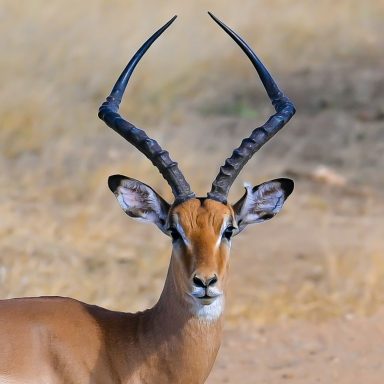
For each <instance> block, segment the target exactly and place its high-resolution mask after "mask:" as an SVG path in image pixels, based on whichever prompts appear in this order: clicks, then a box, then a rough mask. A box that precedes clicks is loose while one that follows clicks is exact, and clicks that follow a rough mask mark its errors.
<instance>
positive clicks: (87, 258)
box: [0, 0, 384, 384]
mask: <svg viewBox="0 0 384 384" xmlns="http://www.w3.org/2000/svg"><path fill="white" fill-rule="evenodd" d="M206 10H211V11H213V12H214V13H216V14H217V16H219V17H221V18H222V19H223V20H224V21H225V22H226V23H228V24H229V25H230V26H232V27H233V28H234V29H235V30H237V31H238V32H239V33H240V34H242V35H243V36H244V37H245V38H246V40H247V41H248V42H249V43H250V44H251V46H253V47H254V48H255V50H256V52H257V53H259V55H260V56H261V57H262V59H263V60H264V62H265V63H266V64H267V66H268V67H269V68H270V69H271V71H272V72H273V73H274V74H275V76H276V78H277V79H278V81H279V83H280V85H281V86H282V87H283V89H284V90H285V91H286V93H287V94H288V95H289V96H291V97H292V99H293V100H294V101H295V102H296V105H297V109H298V113H297V115H296V116H295V118H294V120H292V121H291V122H290V123H289V125H288V126H287V127H286V128H285V129H284V130H283V131H282V132H281V133H279V134H278V135H277V136H276V137H275V138H274V140H272V141H271V142H270V143H268V144H267V145H266V146H265V147H264V148H263V149H262V150H261V151H260V153H258V154H257V155H256V156H255V157H254V158H253V159H252V160H251V161H250V162H249V164H248V165H247V167H246V169H245V170H244V171H243V173H242V174H241V175H240V177H239V178H238V180H237V182H236V183H235V185H234V187H233V188H232V192H231V196H232V200H233V201H234V200H236V199H237V198H238V197H239V196H240V195H241V194H242V182H244V181H250V182H252V183H255V184H256V183H258V182H260V181H264V180H266V179H268V178H275V177H280V176H290V177H292V178H294V179H295V182H296V189H295V192H294V195H293V196H292V197H291V198H290V199H289V200H288V202H287V204H286V207H285V209H284V211H283V213H282V214H280V215H279V216H278V217H276V218H275V219H274V220H272V221H270V222H268V223H266V224H264V225H260V226H254V227H252V228H248V230H247V231H245V232H244V234H243V235H242V236H239V237H238V238H236V239H235V240H234V245H233V250H232V255H233V256H232V265H231V279H230V284H229V298H228V305H227V322H226V331H225V337H224V342H223V347H222V349H221V351H220V355H219V358H218V361H217V363H216V365H215V368H214V371H213V372H212V375H211V377H210V379H209V380H208V382H209V383H227V382H228V383H232V382H236V380H237V381H239V382H240V380H241V382H242V383H244V384H245V383H266V384H275V383H284V382H287V383H306V384H312V383H327V384H328V383H340V384H343V383H345V384H357V383H359V384H360V383H363V382H364V383H369V384H375V383H382V382H383V380H384V368H383V361H382V360H383V357H384V237H383V235H384V223H383V213H384V202H383V195H384V193H383V188H384V178H383V168H384V107H383V105H384V72H383V65H384V53H383V52H384V43H383V39H382V32H383V19H384V2H383V1H382V0H379V1H366V2H362V1H357V0H351V1H346V0H345V1H339V2H335V1H328V0H325V1H322V2H312V1H296V2H288V1H283V0H279V1H277V0H274V1H250V0H248V1H246V0H244V1H240V2H237V3H235V2H229V1H225V2H219V1H204V2H203V1H195V2H190V3H188V4H187V3H186V2H185V3H184V4H180V2H176V1H171V0H170V1H165V2H162V4H161V5H159V2H155V1H148V2H139V1H128V0H127V1H118V0H115V1H105V0H104V1H103V0H98V1H92V2H91V1H83V2H78V1H76V2H75V1H65V2H64V1H50V2H46V1H38V0H34V1H31V2H19V1H14V0H12V1H11V0H3V1H2V2H1V3H0V32H1V33H0V48H1V52H2V55H1V59H0V78H1V88H0V111H1V113H0V121H1V129H0V246H1V256H0V296H1V297H2V298H7V297H16V296H35V295H62V296H73V297H76V298H78V299H80V300H83V301H86V302H91V303H96V304H98V305H101V306H106V307H109V308H112V309H119V310H127V311H136V310H139V309H142V308H144V307H147V306H150V305H152V304H153V303H155V301H156V299H157V297H158V296H159V294H160V291H161V288H162V284H163V281H164V277H165V272H166V268H167V264H168V259H169V254H170V244H169V241H168V239H166V238H165V237H164V236H163V235H162V234H160V233H159V231H157V229H156V228H155V227H150V226H145V225H143V224H141V223H137V222H134V221H132V220H130V219H128V218H127V217H125V216H124V215H123V214H122V212H121V211H120V208H119V207H118V205H117V203H116V202H115V201H114V200H115V199H114V198H113V196H112V195H111V193H110V192H109V191H108V189H107V186H106V179H107V177H108V176H109V175H111V174H114V173H123V174H126V175H129V176H131V177H134V178H137V179H140V180H142V181H144V182H147V183H149V184H150V185H152V186H153V187H154V188H156V189H157V190H158V191H159V192H160V193H161V194H162V195H163V196H165V197H167V198H168V199H170V198H171V194H170V191H169V190H168V186H167V185H166V183H165V182H164V181H163V180H162V179H161V177H160V175H159V174H158V172H157V171H156V170H155V169H154V168H153V167H152V166H151V165H150V164H149V162H148V161H147V160H146V159H144V158H143V156H142V155H140V154H139V153H138V151H136V150H134V149H133V148H132V147H130V146H129V144H127V143H125V142H124V141H123V140H122V139H121V138H120V137H118V136H117V135H116V134H115V133H113V132H112V131H111V130H109V129H108V128H107V127H106V126H104V125H103V124H102V122H100V121H99V120H98V119H97V109H98V106H99V105H100V103H101V102H102V101H103V98H104V97H105V96H106V95H107V93H108V92H109V90H110V88H111V85H112V84H113V82H114V81H115V78H116V76H117V74H118V73H119V72H120V71H121V69H122V67H123V66H124V65H125V64H126V61H127V59H128V58H129V57H130V55H132V54H133V53H134V51H135V49H136V48H137V47H138V46H139V45H140V44H141V43H142V42H143V40H144V39H145V38H146V37H147V36H148V35H149V34H150V33H152V31H153V30H154V29H155V28H156V27H158V26H160V25H162V24H163V23H164V22H165V21H166V20H167V19H169V18H170V17H171V16H172V15H173V14H175V13H177V14H179V16H180V18H179V19H178V20H177V21H176V23H175V24H174V25H173V26H172V28H171V29H170V30H169V31H167V32H166V34H165V36H164V37H163V38H162V39H161V40H160V41H159V42H158V43H156V46H154V47H153V48H151V50H150V52H149V53H148V54H147V56H146V57H145V58H144V59H143V61H142V64H141V65H140V66H139V68H138V69H137V70H136V72H135V75H134V77H133V79H132V82H131V86H130V88H129V90H128V91H127V93H126V97H125V100H124V103H123V104H124V105H123V108H122V110H123V112H124V114H125V115H126V116H129V119H130V120H131V121H133V122H135V123H136V124H137V125H138V126H141V127H145V129H146V130H147V132H148V133H149V135H151V136H153V137H155V138H156V139H157V140H158V141H159V142H160V143H161V144H163V146H165V147H166V148H167V149H168V150H169V151H170V153H171V154H172V156H173V157H174V158H175V159H177V160H178V161H179V164H180V167H181V169H182V170H183V171H184V173H185V175H186V176H187V178H188V180H189V181H190V182H191V184H192V186H193V188H194V190H195V191H196V192H197V193H198V194H201V195H204V194H205V193H206V191H207V190H208V189H209V188H210V183H211V182H212V180H213V178H214V177H215V175H216V173H217V171H218V168H219V166H220V165H221V164H222V163H223V161H224V159H225V157H226V156H228V155H229V154H230V153H231V151H232V149H233V148H234V147H235V146H237V145H238V143H239V142H240V140H241V139H242V138H243V137H245V136H247V135H249V132H250V131H251V129H253V128H255V127H256V126H257V125H259V124H261V123H263V122H264V121H265V120H266V118H267V117H268V116H269V114H271V112H272V110H271V107H270V105H269V102H268V100H267V98H266V95H265V93H264V91H263V89H262V87H261V84H260V82H259V81H258V78H257V77H256V75H255V73H254V71H253V70H252V67H251V66H250V64H249V63H248V61H247V59H246V58H245V57H244V56H243V55H242V53H241V52H240V51H239V49H238V48H237V47H236V46H235V45H234V43H233V42H232V41H231V40H230V39H229V38H228V37H227V36H226V35H225V34H224V33H223V32H222V31H221V30H220V29H218V27H217V26H216V25H214V23H213V22H212V21H211V20H210V19H209V18H208V16H207V15H206V14H205V11H206Z"/></svg>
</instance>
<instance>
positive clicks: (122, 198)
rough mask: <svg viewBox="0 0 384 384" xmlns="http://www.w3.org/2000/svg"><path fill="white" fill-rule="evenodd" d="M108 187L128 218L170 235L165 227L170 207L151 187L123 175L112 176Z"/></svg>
mask: <svg viewBox="0 0 384 384" xmlns="http://www.w3.org/2000/svg"><path fill="white" fill-rule="evenodd" d="M108 186H109V188H110V190H111V191H112V192H113V193H114V194H115V196H116V198H117V201H118V202H119V204H120V206H121V208H123V211H124V212H125V213H126V214H127V215H128V216H131V217H133V218H134V219H139V220H140V219H141V220H144V221H147V222H151V223H154V224H156V225H157V226H158V227H159V228H160V229H161V230H162V231H163V232H164V233H165V234H168V233H167V231H166V228H165V227H166V221H167V216H168V212H169V207H170V205H169V204H168V203H167V202H166V201H165V200H164V199H163V198H162V197H161V196H160V195H158V194H157V193H156V192H155V191H154V190H153V189H152V188H151V187H149V186H148V185H146V184H144V183H142V182H141V181H138V180H135V179H131V178H130V177H126V176H122V175H113V176H110V177H109V178H108Z"/></svg>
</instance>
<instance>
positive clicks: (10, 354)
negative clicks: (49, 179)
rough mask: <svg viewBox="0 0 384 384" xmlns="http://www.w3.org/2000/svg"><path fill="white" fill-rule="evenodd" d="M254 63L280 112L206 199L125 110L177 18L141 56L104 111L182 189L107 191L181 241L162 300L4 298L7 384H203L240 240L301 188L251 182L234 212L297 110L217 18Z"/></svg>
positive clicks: (112, 183)
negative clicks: (248, 177) (240, 185)
mask: <svg viewBox="0 0 384 384" xmlns="http://www.w3.org/2000/svg"><path fill="white" fill-rule="evenodd" d="M210 16H211V17H212V18H213V19H214V20H215V22H216V23H217V24H219V26H220V27H221V28H223V30H224V31H225V32H226V33H227V34H228V35H229V36H230V37H231V38H232V39H233V40H234V41H235V42H236V43H237V44H238V45H239V46H240V48H241V49H242V50H243V51H244V53H245V54H246V55H247V56H248V58H249V59H250V60H251V62H252V64H253V66H254V67H255V69H256V71H257V73H258V75H259V77H260V79H261V81H262V83H263V85H264V87H265V89H266V91H267V94H268V96H269V98H270V100H271V101H272V104H273V106H274V108H275V110H276V113H275V114H274V115H273V116H271V117H270V118H269V120H268V121H267V122H266V123H265V124H264V125H263V126H261V127H259V128H256V129H255V130H254V131H253V132H252V134H251V135H250V137H249V138H246V139H244V140H243V141H242V143H241V145H240V146H239V147H238V148H237V149H235V150H234V152H233V154H232V155H231V157H229V158H228V159H227V160H226V161H225V164H224V165H223V166H222V167H221V168H220V171H219V173H218V175H217V177H216V179H215V180H214V181H213V184H212V188H211V190H210V192H209V193H208V194H207V197H196V196H195V194H194V193H193V192H192V190H191V188H190V186H189V185H188V183H187V181H186V180H185V178H184V176H183V174H182V173H181V171H180V169H179V168H178V165H177V163H176V162H174V161H172V160H171V158H170V156H169V154H168V152H166V151H165V150H163V149H162V148H161V147H160V146H159V144H158V143H157V142H156V141H155V140H153V139H151V138H149V137H148V136H147V135H146V133H145V132H144V131H142V130H141V129H138V128H136V127H135V126H134V125H132V124H131V123H129V122H128V121H126V120H124V119H123V118H122V117H121V116H120V115H119V113H118V109H119V104H120V102H121V99H122V96H123V93H124V91H125V88H126V86H127V84H128V81H129V78H130V76H131V75H132V72H133V70H134V68H135V66H136V65H137V63H138V62H139V61H140V59H141V58H142V56H143V55H144V54H145V52H146V51H147V49H148V48H149V47H150V46H151V44H152V43H153V42H154V41H155V40H156V39H157V38H158V37H159V36H160V35H161V34H162V33H163V32H164V31H165V30H166V29H167V28H168V27H169V26H170V24H171V23H172V22H173V21H174V19H175V18H176V16H175V17H174V18H172V19H171V20H170V21H169V22H168V23H167V24H165V25H164V26H163V27H162V28H160V29H159V30H158V31H157V32H155V33H154V34H153V35H152V36H151V37H150V38H149V39H148V40H147V41H146V42H145V43H144V45H143V46H142V47H141V48H140V49H139V50H138V51H137V53H136V54H135V55H134V57H133V58H132V59H131V61H130V62H129V63H128V65H127V67H126V68H125V69H124V71H123V73H122V74H121V76H120V77H119V79H118V80H117V82H116V84H115V86H114V87H113V89H112V92H111V94H110V96H108V98H107V99H106V101H105V102H104V103H103V104H102V106H101V107H100V110H99V117H100V118H101V119H102V120H104V122H105V123H106V124H107V125H108V126H109V127H111V128H112V129H114V130H115V131H116V132H117V133H119V134H120V135H121V136H123V137H124V138H125V139H126V140H127V141H129V142H130V143H131V144H133V145H134V146H135V147H136V148H137V149H138V150H139V151H141V152H142V153H143V154H144V155H145V156H146V157H147V158H148V159H149V160H151V161H152V163H153V165H155V166H156V167H157V168H158V169H159V171H160V172H161V174H162V175H163V177H164V178H165V180H166V181H167V182H168V184H169V185H170V187H171V188H172V192H173V195H174V197H175V199H174V201H173V203H172V204H169V203H168V202H166V201H165V200H164V199H163V198H162V197H161V196H159V194H158V193H156V192H155V191H154V190H153V189H152V188H151V187H150V186H148V185H146V184H144V183H142V182H140V181H138V180H135V179H132V178H129V177H126V176H121V175H114V176H111V177H110V178H109V180H108V185H109V187H110V189H111V190H112V192H113V193H114V194H115V196H116V198H117V200H118V202H119V204H120V206H121V207H122V209H123V210H124V211H125V212H126V213H127V214H128V215H129V216H131V217H133V218H137V219H141V220H143V221H146V222H151V223H154V224H156V225H157V227H158V228H159V229H160V230H161V231H162V232H163V233H165V234H166V235H167V236H169V237H171V238H172V255H171V260H170V265H169V269H168V274H167V277H166V280H165V284H164V289H163V291H162V293H161V296H160V299H159V300H158V302H157V304H156V305H155V306H154V307H153V308H150V309H147V310H145V311H143V312H138V313H135V314H132V313H123V312H113V311H109V310H107V309H104V308H100V307H97V306H94V305H89V304H85V303H82V302H79V301H77V300H74V299H70V298H63V297H40V298H21V299H10V300H3V301H1V302H0V383H27V384H28V383H39V384H42V383H55V384H56V383H63V384H64V383H65V384H70V383H74V384H75V383H76V384H91V383H100V384H108V383H122V384H123V383H124V384H128V383H130V384H136V383H152V384H162V383H167V384H169V383H180V384H181V383H183V384H195V383H196V384H198V383H204V381H205V380H206V378H207V377H208V375H209V373H210V371H211V369H212V366H213V363H214V361H215V358H216V355H217V352H218V350H219V347H220V342H221V334H222V319H223V311H224V305H225V290H226V280H227V273H228V266H229V252H230V247H231V239H232V237H233V236H235V235H237V234H238V233H240V232H241V231H242V230H243V229H244V228H245V227H246V226H247V225H248V224H252V223H260V222H263V221H265V220H268V219H270V218H272V217H273V216H275V215H276V214H277V213H278V212H279V211H280V209H281V208H282V205H283V203H284V201H285V199H286V198H287V197H288V196H289V195H290V193H291V192H292V190H293V181H292V180H289V179H284V178H280V179H275V180H271V181H268V182H265V183H263V184H260V185H258V186H255V187H252V186H249V185H246V187H245V194H244V195H243V197H241V199H240V200H239V201H237V202H236V203H235V204H234V205H231V204H228V203H227V195H228V192H229V189H230V187H231V185H232V183H233V182H234V180H235V179H236V177H237V175H238V174H239V172H240V171H241V169H242V168H243V167H244V165H245V164H246V162H247V161H248V160H249V159H250V158H251V157H252V155H253V154H254V153H255V152H256V151H257V150H258V149H260V148H261V147H262V145H263V144H265V143H266V142H267V141H268V140H269V139H270V138H271V137H272V136H273V135H275V134H276V133H277V132H278V131H279V130H280V129H281V128H282V127H283V126H284V125H285V124H286V123H287V122H288V121H289V119H290V118H291V117H292V116H293V114H294V113H295V109H294V106H293V104H292V102H291V101H290V100H289V99H288V98H287V97H286V96H285V95H284V94H283V93H282V92H281V91H280V89H279V88H278V86H277V85H276V83H275V82H274V80H273V79H272V77H271V75H270V74H269V73H268V71H267V69H266V68H265V67H264V65H263V64H262V63H261V62H260V60H259V59H258V58H257V57H256V55H255V53H254V52H253V51H252V50H251V48H250V47H249V46H248V45H247V44H246V43H245V42H244V41H243V40H242V39H241V37H239V36H238V35H237V34H236V33H235V32H233V31H232V30H231V29H229V28H228V27H227V26H226V25H225V24H223V23H222V22H221V21H220V20H218V19H217V18H216V17H215V16H213V15H212V14H210Z"/></svg>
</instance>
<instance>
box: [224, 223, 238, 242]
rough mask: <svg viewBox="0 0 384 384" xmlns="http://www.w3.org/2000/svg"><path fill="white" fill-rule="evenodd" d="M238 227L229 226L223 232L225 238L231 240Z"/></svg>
mask: <svg viewBox="0 0 384 384" xmlns="http://www.w3.org/2000/svg"><path fill="white" fill-rule="evenodd" d="M235 229H236V228H235V227H234V226H232V225H230V226H228V227H227V228H226V229H225V231H224V232H223V238H225V239H227V240H228V241H229V240H231V237H232V235H233V231H234V230H235Z"/></svg>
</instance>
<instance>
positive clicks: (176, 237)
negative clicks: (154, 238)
mask: <svg viewBox="0 0 384 384" xmlns="http://www.w3.org/2000/svg"><path fill="white" fill-rule="evenodd" d="M168 231H169V233H170V234H171V237H172V242H174V241H177V240H180V239H181V235H180V233H179V232H178V230H177V229H176V228H174V227H171V228H169V229H168Z"/></svg>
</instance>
